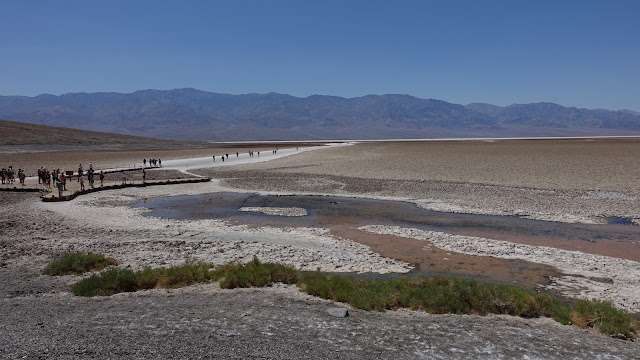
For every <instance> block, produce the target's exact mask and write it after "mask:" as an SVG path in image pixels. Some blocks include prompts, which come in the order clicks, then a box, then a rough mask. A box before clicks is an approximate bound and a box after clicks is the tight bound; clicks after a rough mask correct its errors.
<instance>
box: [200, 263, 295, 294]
mask: <svg viewBox="0 0 640 360" xmlns="http://www.w3.org/2000/svg"><path fill="white" fill-rule="evenodd" d="M298 276H299V272H298V271H297V270H296V269H295V268H294V267H293V266H291V265H282V264H275V263H264V264H263V263H261V262H260V260H258V258H257V257H254V258H253V260H251V261H250V262H248V263H247V264H245V265H226V266H224V267H221V268H220V269H217V270H216V271H214V275H212V277H213V278H217V279H220V287H221V288H224V289H234V288H247V287H263V286H267V285H271V284H273V283H277V282H281V283H285V284H294V283H295V282H296V281H297V280H298Z"/></svg>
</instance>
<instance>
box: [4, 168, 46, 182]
mask: <svg viewBox="0 0 640 360" xmlns="http://www.w3.org/2000/svg"><path fill="white" fill-rule="evenodd" d="M38 171H40V170H38ZM4 174H5V169H4V168H2V170H0V181H2V183H3V184H4V177H5V175H4ZM39 179H40V178H38V183H40V180H39Z"/></svg>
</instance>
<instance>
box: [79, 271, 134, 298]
mask: <svg viewBox="0 0 640 360" xmlns="http://www.w3.org/2000/svg"><path fill="white" fill-rule="evenodd" d="M136 290H137V283H136V276H135V274H134V272H133V271H131V270H129V269H117V268H115V269H109V270H107V271H104V272H102V273H99V274H94V275H91V277H88V278H86V279H83V280H80V281H78V282H77V283H75V284H73V285H71V292H72V293H73V294H74V295H77V296H110V295H113V294H117V293H121V292H132V291H136Z"/></svg>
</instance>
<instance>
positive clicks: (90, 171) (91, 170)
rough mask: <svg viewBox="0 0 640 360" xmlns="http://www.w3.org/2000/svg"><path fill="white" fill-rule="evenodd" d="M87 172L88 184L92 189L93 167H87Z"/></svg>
mask: <svg viewBox="0 0 640 360" xmlns="http://www.w3.org/2000/svg"><path fill="white" fill-rule="evenodd" d="M87 174H88V176H89V186H91V188H92V189H93V169H91V168H89V171H88V172H87Z"/></svg>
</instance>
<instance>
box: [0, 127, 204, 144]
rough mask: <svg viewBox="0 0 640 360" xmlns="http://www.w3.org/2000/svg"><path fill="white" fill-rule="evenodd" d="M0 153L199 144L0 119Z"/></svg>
mask: <svg viewBox="0 0 640 360" xmlns="http://www.w3.org/2000/svg"><path fill="white" fill-rule="evenodd" d="M0 138H2V143H1V144H0V152H32V151H33V152H37V151H50V150H51V151H53V150H55V151H61V150H76V149H87V148H91V149H111V150H113V149H159V148H183V147H195V146H202V145H203V144H200V143H195V142H184V141H172V140H160V139H152V138H146V137H139V136H129V135H121V134H111V133H103V132H96V131H87V130H77V129H69V128H62V127H54V126H46V125H37V124H28V123H21V122H15V121H6V120H0Z"/></svg>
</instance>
